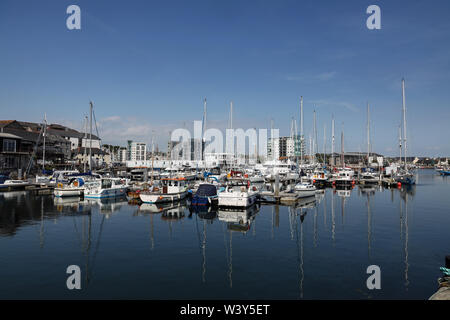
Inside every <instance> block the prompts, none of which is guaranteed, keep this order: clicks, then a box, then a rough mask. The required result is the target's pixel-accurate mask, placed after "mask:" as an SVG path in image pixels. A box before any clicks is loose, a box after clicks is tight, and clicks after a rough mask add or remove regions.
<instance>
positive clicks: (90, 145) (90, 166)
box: [85, 101, 94, 171]
mask: <svg viewBox="0 0 450 320" xmlns="http://www.w3.org/2000/svg"><path fill="white" fill-rule="evenodd" d="M89 105H90V114H91V116H90V119H89V123H90V124H89V126H90V129H89V171H92V109H93V108H94V106H93V105H92V101H91V102H89ZM85 147H86V146H85Z"/></svg>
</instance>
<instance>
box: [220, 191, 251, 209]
mask: <svg viewBox="0 0 450 320" xmlns="http://www.w3.org/2000/svg"><path fill="white" fill-rule="evenodd" d="M256 201H257V194H252V195H248V194H244V193H241V194H238V193H236V194H234V193H221V194H220V195H219V207H234V208H247V207H250V206H252V205H254V204H255V203H256Z"/></svg>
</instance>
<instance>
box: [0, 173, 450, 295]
mask: <svg viewBox="0 0 450 320" xmlns="http://www.w3.org/2000/svg"><path fill="white" fill-rule="evenodd" d="M441 180H442V179H441ZM418 188H420V186H409V187H400V188H397V187H395V188H391V189H387V188H384V187H380V186H356V187H354V188H350V189H336V188H333V189H330V188H328V189H325V190H321V192H319V193H317V194H316V195H315V196H313V197H310V198H301V199H300V200H299V201H298V202H297V203H296V204H295V205H292V206H282V205H270V204H264V205H261V206H259V205H256V206H253V207H250V208H247V209H244V210H222V209H217V208H213V207H201V206H191V205H190V203H189V201H184V202H179V203H174V204H162V205H152V204H141V205H136V204H130V203H128V202H127V201H126V199H125V198H123V199H114V200H111V199H110V200H94V199H89V200H85V199H80V198H53V197H52V196H33V195H31V194H29V193H27V192H26V191H25V192H14V193H3V194H2V193H0V199H1V201H0V212H1V214H0V235H2V236H3V237H10V238H11V240H12V241H10V242H9V243H10V244H12V245H13V247H14V243H17V247H18V248H20V246H21V245H22V246H23V242H22V244H20V242H18V241H19V240H15V239H14V237H13V236H14V235H16V234H18V233H19V232H20V231H22V230H24V231H25V230H28V231H31V232H29V233H30V234H32V237H29V238H27V239H31V240H30V242H29V243H30V245H29V247H33V248H34V249H33V250H37V254H38V255H43V256H44V255H46V254H54V252H53V251H52V250H55V246H56V244H54V243H52V244H50V243H49V241H50V240H49V239H55V238H54V236H55V234H57V233H66V234H65V235H60V239H65V240H66V239H67V241H65V242H64V243H65V245H70V243H71V242H70V241H69V240H71V239H69V238H70V237H73V235H70V234H69V235H67V230H74V231H75V232H74V234H75V237H74V239H75V241H74V242H75V245H74V246H73V247H72V248H68V249H69V250H68V252H69V253H67V255H68V257H67V258H68V259H69V258H70V259H72V260H73V256H71V255H73V254H74V253H73V252H76V253H80V254H81V256H82V262H80V266H83V277H84V278H83V283H85V287H87V286H95V284H94V283H93V281H92V279H93V277H94V273H95V272H99V270H95V269H96V267H95V265H96V261H97V256H98V255H99V253H101V252H109V251H108V248H112V247H114V245H115V244H116V243H117V241H120V242H121V244H122V245H123V246H127V245H128V246H130V248H132V250H130V251H132V252H133V253H132V254H135V256H134V257H135V258H136V259H137V260H136V263H142V264H145V263H146V262H147V261H146V260H145V257H148V255H145V254H142V252H141V251H139V250H142V248H140V247H139V246H134V245H135V244H136V241H141V243H142V242H143V243H144V247H145V250H147V251H149V249H150V250H153V251H152V254H151V258H152V261H151V263H152V264H155V265H157V266H158V267H159V269H158V270H164V267H163V266H161V264H163V263H171V262H172V261H173V260H171V259H175V258H172V256H174V257H176V256H178V254H180V253H181V252H182V253H186V252H188V253H189V254H191V255H190V256H192V257H193V258H192V259H195V261H194V263H198V267H196V268H194V269H195V270H188V271H187V272H188V273H189V276H193V279H194V280H195V281H197V283H198V284H201V285H202V286H201V287H199V288H196V290H213V289H211V288H214V290H218V291H219V293H216V295H215V296H219V297H222V295H227V294H230V293H231V294H235V295H236V296H238V297H242V296H243V294H242V295H239V294H240V293H239V292H237V291H239V290H238V289H236V288H238V287H239V286H238V285H237V284H241V281H242V279H243V278H244V279H245V277H247V273H248V272H251V269H252V268H251V267H252V266H249V265H247V264H249V263H254V262H255V261H260V259H261V255H262V256H263V257H264V258H267V261H268V262H267V265H259V267H260V268H261V272H260V273H255V276H258V275H260V274H263V271H264V269H265V268H267V270H268V272H270V270H273V268H284V269H283V270H285V272H284V273H285V274H283V273H280V274H277V277H279V280H280V283H286V281H287V280H289V281H290V280H293V281H290V282H288V284H287V285H285V286H286V288H285V289H279V290H278V289H277V290H278V291H277V292H278V294H280V295H282V294H285V296H272V295H271V293H270V292H269V291H268V292H264V293H263V295H264V297H266V296H267V297H269V298H270V297H272V298H280V297H281V298H283V297H287V298H305V297H306V298H309V297H310V296H313V297H314V296H319V295H320V294H323V295H324V297H329V296H331V297H335V296H336V295H337V294H338V293H336V292H337V291H339V289H333V290H334V291H333V290H330V291H333V292H332V293H328V292H325V293H318V291H319V289H320V288H316V287H315V286H317V285H318V286H319V287H320V285H321V284H323V282H321V281H320V280H318V277H320V276H321V274H318V272H320V273H323V272H329V273H333V272H335V271H336V270H345V271H344V274H343V275H342V279H341V280H339V281H341V282H344V281H346V282H349V283H350V284H349V287H350V286H351V287H352V288H354V287H355V286H358V285H359V283H357V280H355V276H354V274H355V272H356V271H355V269H354V268H355V267H354V266H355V265H358V266H361V265H368V264H371V263H372V260H373V263H375V264H379V265H383V263H388V262H391V261H397V263H396V266H397V269H395V268H393V270H391V271H385V272H389V274H388V275H387V276H389V278H390V279H392V284H391V287H393V288H394V289H391V290H392V291H391V292H389V294H391V295H392V296H394V297H399V298H402V296H398V294H399V293H398V292H399V290H398V288H399V287H400V288H401V289H402V294H403V293H405V292H409V294H410V295H408V296H404V297H410V296H413V297H417V292H418V290H423V289H421V288H423V286H424V284H426V283H428V282H426V280H421V279H420V278H417V276H416V275H413V273H411V272H410V271H411V270H412V268H411V265H413V261H414V258H416V256H418V255H417V254H414V250H413V247H412V246H410V244H411V240H414V241H415V246H416V244H417V243H421V241H420V240H421V239H420V236H422V234H424V233H425V232H422V233H416V232H414V233H413V232H412V231H413V229H412V228H411V225H412V224H411V214H412V212H413V210H414V201H413V200H414V198H415V197H416V192H417V190H418ZM420 196H421V192H417V197H418V198H420ZM421 199H423V197H422V198H421ZM421 205H422V206H424V204H423V203H421ZM380 208H383V209H382V210H380ZM356 213H358V214H356ZM339 214H341V218H339V217H338V216H336V215H339ZM321 215H322V216H321ZM130 218H131V219H132V220H131V221H130ZM108 220H109V221H108ZM336 220H337V221H336ZM339 220H342V223H340V221H339ZM49 221H51V224H49V223H48V222H49ZM117 221H119V225H122V224H127V223H130V226H132V227H133V229H132V230H133V231H134V230H136V232H121V231H123V228H118V227H117V225H118V223H117ZM397 221H398V222H397ZM446 221H448V220H446ZM55 222H58V224H61V228H59V226H57V227H53V223H55ZM113 222H115V223H113ZM136 222H138V223H136ZM141 222H143V223H141ZM432 222H433V221H431V223H432ZM425 223H430V220H426V221H425ZM142 225H143V228H140V229H139V226H142ZM175 226H176V231H177V232H176V234H175V236H176V238H177V239H179V238H181V239H189V240H192V241H186V242H184V243H183V244H182V246H179V245H178V244H179V242H175V241H173V242H170V241H162V240H160V241H158V235H159V236H160V237H161V239H163V238H164V237H166V239H167V238H172V232H173V230H174V228H175ZM256 226H257V227H258V228H256ZM344 226H345V229H344ZM63 227H64V228H63ZM108 227H109V228H108ZM127 227H128V226H127ZM418 227H423V226H422V225H420V226H417V228H418ZM432 227H433V228H436V224H435V225H432ZM26 228H28V229H26ZM256 229H258V230H256ZM61 230H63V231H61ZM106 230H108V231H110V232H115V233H114V234H113V235H114V237H113V238H114V241H113V242H112V241H111V237H109V236H108V237H105V235H103V234H104V232H105V231H106ZM126 230H130V229H129V228H128V229H126ZM161 230H162V231H163V235H160V233H159V232H161ZM167 230H168V234H167ZM414 230H415V229H414ZM429 230H431V227H430V229H429ZM434 230H436V229H434ZM264 231H265V233H266V234H264ZM256 232H258V237H257V238H254V237H253V236H256ZM410 233H411V234H410ZM24 234H26V233H25V232H24ZM102 235H103V236H102ZM438 236H440V237H441V238H442V239H439V240H440V243H444V242H445V241H443V240H445V234H444V235H443V234H439V235H438ZM155 237H156V243H157V244H158V247H159V248H160V249H161V250H154V248H155ZM422 237H423V236H422ZM174 238H175V237H174ZM233 238H234V239H233ZM18 239H20V238H18ZM252 239H258V241H252ZM355 239H357V241H355ZM399 239H400V241H399ZM447 239H448V237H447ZM0 240H1V239H0ZM425 240H426V239H425ZM14 241H17V242H14ZM424 242H426V241H424ZM4 243H6V242H4ZM447 243H448V242H447ZM256 245H257V246H260V247H258V250H254V251H252V246H256ZM274 245H276V249H275V250H276V251H277V254H278V253H279V254H280V255H281V256H282V257H284V258H285V259H281V260H282V261H283V262H280V261H276V260H275V259H274V260H273V261H271V260H270V257H271V255H272V253H271V251H270V250H273V247H274ZM436 245H440V244H439V243H438V244H436ZM233 246H234V248H233ZM237 246H239V247H240V250H239V251H240V252H239V254H238V252H237V251H236V247H237ZM387 246H389V249H391V248H392V249H393V250H386V248H387ZM417 246H420V244H418V245H417ZM5 247H6V249H7V250H12V249H9V245H8V246H5ZM266 247H267V250H266ZM424 248H425V249H426V247H420V249H424ZM44 249H45V250H44ZM70 249H72V250H70ZM73 249H75V250H73ZM233 249H234V256H233ZM243 249H245V251H243ZM109 250H112V249H109ZM190 250H191V251H192V252H190ZM394 250H397V252H398V253H397V254H396V253H395V252H396V251H394ZM344 251H345V254H342V252H344ZM168 252H169V253H170V256H169V255H168ZM242 252H245V255H246V258H245V259H242V258H241V257H242V256H241V254H242ZM254 252H258V254H259V255H260V256H255V255H254ZM349 253H351V256H350V257H351V259H350V260H348V257H349V255H348V254H349ZM424 254H426V253H421V255H424ZM224 255H225V257H224ZM140 257H141V258H140ZM159 257H162V258H163V259H159ZM322 257H323V258H322ZM324 257H327V259H328V258H330V259H331V262H330V261H325V260H324V259H325V258H324ZM109 258H111V259H114V258H115V257H108V259H109ZM224 258H226V259H224ZM25 259H26V258H25ZM75 259H76V257H75ZM139 259H142V261H140V260H139ZM221 259H222V261H221ZM252 259H254V260H252ZM159 261H165V262H159ZM286 262H288V263H286ZM97 264H99V265H98V266H97V268H98V269H102V268H105V266H104V264H103V263H102V266H100V262H97ZM283 264H284V265H283ZM172 265H173V264H172ZM175 265H176V264H175ZM183 266H184V265H183V264H180V266H179V267H180V268H183ZM348 266H350V267H348ZM123 267H124V268H128V266H123ZM129 268H131V266H130V267H129ZM85 270H86V272H84V271H85ZM171 270H173V269H171ZM183 270H184V271H186V269H185V268H183ZM211 270H214V272H211ZM217 270H219V273H218V274H219V276H220V277H222V278H220V279H219V280H217V279H215V278H214V277H218V276H217V272H216V271H217ZM221 270H223V272H224V274H223V275H220V271H221ZM319 270H320V271H319ZM384 270H386V269H384ZM102 271H103V270H102ZM125 271H127V272H130V270H125ZM10 272H11V271H10ZM164 272H165V271H161V273H160V274H161V275H164ZM415 274H417V272H416V273H415ZM146 276H147V277H148V278H149V279H151V277H152V275H149V274H146ZM426 276H428V275H426ZM291 277H292V278H291ZM423 279H425V275H424V278H423ZM220 280H222V281H224V280H226V281H225V282H226V284H225V285H223V286H224V288H226V290H224V288H220V286H218V285H217V283H220ZM276 280H277V281H278V279H276ZM428 280H429V279H428ZM168 281H172V280H168ZM173 281H175V280H173ZM218 281H219V282H218ZM283 281H284V282H283ZM330 281H331V282H332V284H333V286H335V287H339V285H341V282H339V281H338V280H333V279H331V280H330ZM333 281H335V282H333ZM396 281H397V283H396ZM418 282H419V285H417V283H418ZM420 282H422V283H420ZM212 283H213V285H211V284H212ZM173 285H175V284H173V283H172V286H173ZM230 288H232V289H233V290H232V291H230V290H229V289H230ZM255 288H256V286H255ZM417 288H419V289H417ZM275 289H276V288H275ZM155 290H156V289H155ZM220 290H223V292H221V291H220ZM252 290H254V288H253V289H252V288H251V286H250V287H249V288H248V292H250V293H252V292H253V291H252ZM322 290H323V288H322ZM345 290H351V289H348V287H346V289H345ZM345 290H344V289H342V292H339V294H342V295H341V296H340V297H341V298H347V297H351V298H353V297H354V295H352V294H354V293H352V292H350V293H349V292H347V291H345ZM364 290H365V287H364V289H363V290H362V291H364ZM411 291H413V292H415V293H414V294H415V295H413V294H412V293H411ZM280 292H282V293H280ZM256 293H257V292H256ZM105 294H107V293H105ZM363 294H364V292H363ZM382 294H385V291H383V293H382ZM371 295H372V293H371ZM380 296H381V295H380ZM161 297H163V296H161ZM320 297H322V296H320Z"/></svg>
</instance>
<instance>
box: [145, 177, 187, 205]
mask: <svg viewBox="0 0 450 320" xmlns="http://www.w3.org/2000/svg"><path fill="white" fill-rule="evenodd" d="M187 194H188V185H187V183H186V178H184V177H181V178H163V179H161V187H153V188H152V189H151V190H149V191H142V192H141V193H140V194H139V197H140V199H141V201H142V202H144V203H162V202H174V201H179V200H181V199H184V198H185V197H186V195H187Z"/></svg>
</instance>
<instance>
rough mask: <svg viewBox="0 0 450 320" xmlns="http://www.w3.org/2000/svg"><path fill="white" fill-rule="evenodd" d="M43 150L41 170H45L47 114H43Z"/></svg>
mask: <svg viewBox="0 0 450 320" xmlns="http://www.w3.org/2000/svg"><path fill="white" fill-rule="evenodd" d="M43 126H44V148H43V149H42V170H45V136H46V135H47V114H44V123H43Z"/></svg>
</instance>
